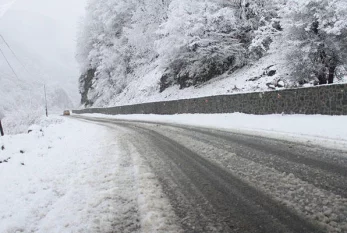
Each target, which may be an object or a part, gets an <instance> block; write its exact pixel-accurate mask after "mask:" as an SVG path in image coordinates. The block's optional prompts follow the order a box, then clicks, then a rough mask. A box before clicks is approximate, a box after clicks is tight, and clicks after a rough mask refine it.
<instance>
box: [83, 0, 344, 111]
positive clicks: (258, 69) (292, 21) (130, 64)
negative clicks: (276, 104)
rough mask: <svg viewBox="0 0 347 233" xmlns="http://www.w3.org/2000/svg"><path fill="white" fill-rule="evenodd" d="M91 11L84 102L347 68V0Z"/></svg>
mask: <svg viewBox="0 0 347 233" xmlns="http://www.w3.org/2000/svg"><path fill="white" fill-rule="evenodd" d="M86 10H87V13H86V16H85V18H84V19H83V21H82V22H81V24H80V28H79V33H78V41H77V42H78V43H77V54H76V58H77V60H78V62H79V64H80V69H81V74H82V75H81V77H80V80H79V85H80V93H81V96H82V101H81V102H82V104H83V105H85V106H107V105H111V104H113V105H116V104H120V103H123V104H124V103H131V102H141V101H142V102H144V101H148V100H156V98H167V97H168V98H170V96H171V95H172V96H171V98H177V97H178V96H180V93H182V92H184V91H185V93H186V92H190V93H192V92H194V91H195V90H196V89H199V88H202V89H203V90H204V91H203V94H205V95H209V94H215V93H213V92H211V91H210V90H211V89H213V88H209V87H208V86H211V85H212V84H213V82H219V84H218V83H215V84H214V88H215V89H216V88H217V89H218V85H219V91H218V93H232V92H235V91H242V90H244V91H263V90H267V89H268V90H271V89H276V88H288V87H298V86H305V85H306V86H307V85H311V86H313V85H322V84H328V83H335V82H342V81H343V80H344V77H345V73H346V69H345V67H346V65H347V0H287V1H286V0H195V1H190V0H141V1H139V0H89V2H88V5H87V7H86ZM264 76H266V77H264ZM240 77H243V79H240ZM235 80H238V81H237V82H236V81H235ZM165 93H166V94H165ZM168 93H169V94H168ZM200 94H202V93H200ZM153 96H157V97H155V98H151V97H153ZM158 96H159V97H158Z"/></svg>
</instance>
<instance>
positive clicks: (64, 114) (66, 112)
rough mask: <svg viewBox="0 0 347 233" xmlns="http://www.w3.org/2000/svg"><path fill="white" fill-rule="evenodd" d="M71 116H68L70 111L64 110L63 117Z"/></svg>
mask: <svg viewBox="0 0 347 233" xmlns="http://www.w3.org/2000/svg"><path fill="white" fill-rule="evenodd" d="M70 115H71V114H70V111H69V110H65V111H64V112H63V116H70Z"/></svg>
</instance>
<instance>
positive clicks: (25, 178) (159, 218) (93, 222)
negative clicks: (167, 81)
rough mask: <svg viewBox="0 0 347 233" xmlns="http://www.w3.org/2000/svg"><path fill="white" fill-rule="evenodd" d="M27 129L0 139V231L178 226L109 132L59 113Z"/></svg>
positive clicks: (137, 161) (138, 163)
mask: <svg viewBox="0 0 347 233" xmlns="http://www.w3.org/2000/svg"><path fill="white" fill-rule="evenodd" d="M30 130H31V132H30V133H27V134H20V135H10V136H5V137H0V161H1V163H0V184H1V189H0V197H1V198H0V232H3V233H14V232H59V233H60V232H92V233H95V232H111V231H112V232H139V231H141V232H179V229H178V228H177V227H175V224H174V221H173V220H174V219H175V217H174V214H172V210H171V209H170V205H169V204H168V203H167V199H166V198H165V195H163V193H162V191H161V189H160V188H158V186H159V185H158V181H157V180H156V179H155V178H154V175H153V173H152V172H151V170H150V169H149V168H148V167H147V166H146V165H145V164H143V161H142V160H141V158H140V157H139V155H138V153H137V151H136V149H134V148H132V147H131V146H130V145H129V146H126V145H125V143H121V141H122V135H118V134H117V131H116V130H109V129H108V128H106V127H103V126H98V125H95V124H89V123H83V122H80V121H76V120H72V119H68V118H66V119H64V118H62V117H50V118H48V119H44V120H42V121H41V122H40V123H39V124H38V125H34V126H32V127H30ZM125 147H126V148H125ZM129 152H130V153H129ZM140 229H141V230H140Z"/></svg>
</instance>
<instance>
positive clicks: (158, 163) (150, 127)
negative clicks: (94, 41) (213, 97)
mask: <svg viewBox="0 0 347 233" xmlns="http://www.w3.org/2000/svg"><path fill="white" fill-rule="evenodd" d="M74 118H77V119H79V120H83V121H89V122H91V123H95V124H101V125H104V126H106V127H109V128H110V130H118V131H121V132H123V133H124V135H126V138H127V139H128V140H129V142H130V143H132V144H133V145H134V147H136V149H137V151H138V152H139V153H140V154H141V156H143V158H144V159H145V161H146V163H147V164H148V166H149V167H150V168H151V169H152V170H153V172H154V173H155V175H156V177H157V179H158V180H159V182H160V184H161V185H162V189H163V191H164V193H165V194H166V196H167V197H168V199H169V201H170V204H171V205H172V207H173V210H174V212H175V214H176V215H177V218H178V220H179V223H180V225H181V227H182V229H183V230H184V232H240V233H241V232H254V233H256V232H257V233H258V232H266V233H275V232H293V233H309V232H347V179H346V177H347V153H346V152H343V151H338V150H331V149H324V148H318V147H313V146H307V145H304V144H296V143H292V142H286V141H280V140H274V139H268V138H263V137H255V136H250V135H244V134H237V133H232V132H224V131H220V130H214V129H203V128H196V127H190V126H181V125H172V124H159V123H158V124H156V123H148V122H134V121H124V120H113V119H104V118H90V117H84V116H74Z"/></svg>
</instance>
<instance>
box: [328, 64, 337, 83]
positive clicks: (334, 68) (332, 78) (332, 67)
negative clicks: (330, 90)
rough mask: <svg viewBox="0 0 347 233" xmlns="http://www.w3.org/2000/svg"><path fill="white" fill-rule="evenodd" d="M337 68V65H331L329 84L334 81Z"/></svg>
mask: <svg viewBox="0 0 347 233" xmlns="http://www.w3.org/2000/svg"><path fill="white" fill-rule="evenodd" d="M335 70H336V66H330V67H329V77H328V83H329V84H331V83H334V76H335Z"/></svg>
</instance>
